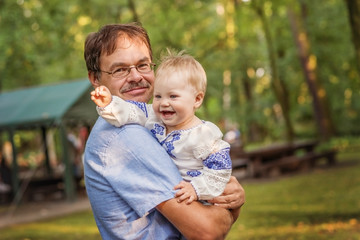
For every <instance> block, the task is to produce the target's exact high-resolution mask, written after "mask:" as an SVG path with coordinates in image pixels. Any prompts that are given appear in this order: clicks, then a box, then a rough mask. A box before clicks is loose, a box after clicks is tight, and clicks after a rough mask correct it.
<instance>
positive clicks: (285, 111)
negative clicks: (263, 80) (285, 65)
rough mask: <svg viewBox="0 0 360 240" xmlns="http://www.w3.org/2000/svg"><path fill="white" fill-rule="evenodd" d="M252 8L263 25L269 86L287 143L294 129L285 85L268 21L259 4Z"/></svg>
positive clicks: (256, 3) (254, 3)
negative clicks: (280, 73) (270, 78)
mask: <svg viewBox="0 0 360 240" xmlns="http://www.w3.org/2000/svg"><path fill="white" fill-rule="evenodd" d="M253 6H254V8H255V11H256V13H257V14H258V16H259V17H260V20H261V22H262V25H263V29H264V33H265V38H266V43H267V49H268V54H269V60H270V68H271V72H272V81H271V86H272V88H273V91H274V94H275V96H276V99H277V100H278V102H279V104H280V106H281V110H282V115H283V117H284V120H285V126H286V135H287V140H288V141H289V142H292V141H293V140H294V129H293V126H292V123H291V120H290V114H289V113H290V106H289V99H288V94H287V90H286V87H285V83H284V82H283V81H282V80H281V79H280V77H279V73H278V69H277V56H276V52H275V49H274V44H273V40H272V37H271V33H270V29H269V25H268V21H267V19H266V16H265V13H264V9H263V6H262V5H261V4H259V2H256V1H253Z"/></svg>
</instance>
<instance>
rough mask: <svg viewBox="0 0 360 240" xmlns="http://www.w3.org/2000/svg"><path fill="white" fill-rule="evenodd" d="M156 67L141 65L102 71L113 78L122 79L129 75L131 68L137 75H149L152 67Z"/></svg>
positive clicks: (146, 64)
mask: <svg viewBox="0 0 360 240" xmlns="http://www.w3.org/2000/svg"><path fill="white" fill-rule="evenodd" d="M155 66H156V64H155V63H141V64H139V65H131V66H128V67H119V68H117V69H115V70H114V71H112V72H107V71H102V70H100V72H104V73H107V74H110V75H111V76H112V77H113V78H124V77H126V76H127V75H129V73H130V71H131V69H132V68H135V69H136V70H137V71H138V72H139V73H149V72H151V71H152V70H154V67H155Z"/></svg>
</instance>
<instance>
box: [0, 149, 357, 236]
mask: <svg viewBox="0 0 360 240" xmlns="http://www.w3.org/2000/svg"><path fill="white" fill-rule="evenodd" d="M339 158H340V160H339V162H338V164H337V165H336V166H334V167H331V168H325V167H321V168H317V169H315V170H313V171H312V172H309V173H304V174H297V175H294V176H286V177H281V178H279V179H265V180H264V179H261V180H255V181H254V180H250V181H241V183H242V185H243V186H244V188H245V191H246V204H245V205H244V207H243V208H242V212H241V214H240V218H239V219H238V220H237V222H236V223H235V224H234V226H233V227H232V229H231V231H230V233H229V234H228V236H227V238H226V239H227V240H238V239H246V240H257V239H260V240H263V239H274V240H289V239H293V240H300V239H305V240H307V239H316V240H318V239H320V240H328V239H334V240H343V239H346V240H355V239H360V220H359V219H360V198H359V196H360V174H359V172H360V154H359V153H349V152H348V153H345V154H340V155H339ZM0 239H1V240H48V239H51V240H60V239H61V240H62V239H69V240H83V239H87V240H95V239H96V240H98V239H101V238H100V235H99V232H98V229H97V227H96V224H95V221H94V218H93V215H92V213H91V211H86V212H82V213H76V214H71V215H69V216H66V217H61V218H56V219H52V220H47V221H41V222H35V223H31V224H21V225H16V226H12V227H9V228H5V229H1V233H0Z"/></svg>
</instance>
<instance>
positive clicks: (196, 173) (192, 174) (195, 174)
mask: <svg viewBox="0 0 360 240" xmlns="http://www.w3.org/2000/svg"><path fill="white" fill-rule="evenodd" d="M200 174H201V172H200V171H199V170H191V171H187V172H186V175H188V176H190V177H197V176H199V175H200Z"/></svg>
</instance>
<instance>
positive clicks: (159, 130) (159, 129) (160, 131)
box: [150, 123, 165, 137]
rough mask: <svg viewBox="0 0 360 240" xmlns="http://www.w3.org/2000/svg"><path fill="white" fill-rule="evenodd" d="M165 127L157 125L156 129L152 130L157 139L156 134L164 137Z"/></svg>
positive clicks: (155, 125)
mask: <svg viewBox="0 0 360 240" xmlns="http://www.w3.org/2000/svg"><path fill="white" fill-rule="evenodd" d="M164 130H165V127H163V126H161V125H159V124H157V123H155V124H154V128H153V129H151V130H150V132H151V133H152V134H153V135H154V136H155V137H156V134H159V135H164Z"/></svg>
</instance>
